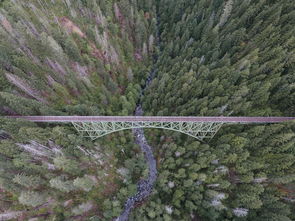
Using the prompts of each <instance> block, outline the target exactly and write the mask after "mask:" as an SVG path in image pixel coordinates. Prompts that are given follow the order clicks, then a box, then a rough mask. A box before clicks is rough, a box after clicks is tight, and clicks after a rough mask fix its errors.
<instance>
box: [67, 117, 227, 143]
mask: <svg viewBox="0 0 295 221" xmlns="http://www.w3.org/2000/svg"><path fill="white" fill-rule="evenodd" d="M72 124H73V125H74V127H75V128H76V130H77V131H78V132H80V133H82V134H83V136H84V137H90V138H91V139H92V140H95V139H97V138H99V137H102V136H104V135H107V134H110V133H113V132H116V131H121V130H127V129H133V128H157V129H167V130H173V131H177V132H180V133H184V134H187V135H189V136H191V137H194V138H196V139H198V140H203V139H204V138H212V137H213V136H214V135H215V134H216V133H217V131H218V130H219V129H220V127H221V126H222V124H223V123H222V122H150V121H126V122H125V121H124V122H120V121H119V122H118V121H115V122H112V121H101V122H72Z"/></svg>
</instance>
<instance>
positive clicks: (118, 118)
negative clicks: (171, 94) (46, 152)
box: [7, 116, 295, 123]
mask: <svg viewBox="0 0 295 221" xmlns="http://www.w3.org/2000/svg"><path fill="white" fill-rule="evenodd" d="M7 117H9V118H21V119H25V120H28V121H33V122H65V123H66V122H142V121H143V122H222V123H280V122H285V121H290V120H295V117H224V116H218V117H216V116H215V117H179V116H7Z"/></svg>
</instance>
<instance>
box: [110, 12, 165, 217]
mask: <svg viewBox="0 0 295 221" xmlns="http://www.w3.org/2000/svg"><path fill="white" fill-rule="evenodd" d="M158 22H159V17H158V16H157V26H156V28H157V29H156V35H157V36H156V46H157V47H159V40H160V37H159V29H158V24H159V23H158ZM157 60H158V56H157V55H156V54H154V56H153V66H152V69H151V71H150V73H149V76H148V77H147V79H146V81H145V84H144V86H143V87H142V89H141V92H140V96H139V102H138V103H137V106H136V109H135V111H134V115H135V116H142V115H143V110H142V107H141V101H142V97H143V96H144V91H145V89H146V88H147V87H148V86H149V85H150V84H151V82H152V80H153V79H154V77H155V75H156V73H157V68H156V62H157ZM132 133H133V136H134V138H135V143H136V144H138V145H139V146H140V149H141V151H142V152H143V153H144V155H145V160H146V162H147V164H148V169H149V174H148V177H147V178H146V179H141V180H139V181H138V183H137V193H136V194H135V195H133V196H131V197H129V198H128V199H127V200H126V202H125V208H124V210H123V212H122V213H121V215H120V216H119V217H118V218H117V219H116V221H127V220H128V217H129V214H130V212H131V211H132V209H133V208H134V207H135V205H136V203H140V202H142V201H143V200H144V199H146V198H147V197H148V196H149V195H150V194H151V193H152V190H153V186H154V183H155V181H156V179H157V174H158V171H157V164H156V159H155V157H154V154H153V150H152V148H151V146H150V145H149V144H148V143H147V140H146V138H145V136H144V131H143V129H142V128H134V129H132Z"/></svg>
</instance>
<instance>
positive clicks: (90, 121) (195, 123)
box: [8, 116, 295, 140]
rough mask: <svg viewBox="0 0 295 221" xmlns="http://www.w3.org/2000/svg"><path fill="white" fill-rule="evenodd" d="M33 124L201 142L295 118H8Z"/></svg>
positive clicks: (96, 134) (95, 133)
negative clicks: (228, 129) (227, 128)
mask: <svg viewBox="0 0 295 221" xmlns="http://www.w3.org/2000/svg"><path fill="white" fill-rule="evenodd" d="M8 117H9V118H21V119H25V120H28V121H32V122H46V123H72V124H73V126H74V127H75V128H76V130H77V131H78V132H80V133H81V134H83V136H85V137H90V138H91V139H92V140H95V139H97V138H99V137H102V136H104V135H107V134H110V133H113V132H116V131H121V130H126V129H133V128H160V129H167V130H172V131H177V132H180V133H184V134H187V135H189V136H191V137H194V138H196V139H198V140H203V139H205V138H212V137H213V136H214V135H215V134H216V133H217V131H218V130H219V129H220V127H221V126H222V125H223V124H252V123H255V124H257V123H258V124H259V123H260V124H266V123H281V122H285V121H290V120H295V117H223V116H220V117H176V116H8Z"/></svg>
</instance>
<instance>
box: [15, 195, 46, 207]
mask: <svg viewBox="0 0 295 221" xmlns="http://www.w3.org/2000/svg"><path fill="white" fill-rule="evenodd" d="M18 200H19V202H20V203H21V204H23V205H25V206H32V207H35V206H39V205H41V204H43V203H45V202H46V198H45V196H44V195H42V194H41V193H38V192H33V191H26V192H21V194H20V196H19V198H18Z"/></svg>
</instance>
